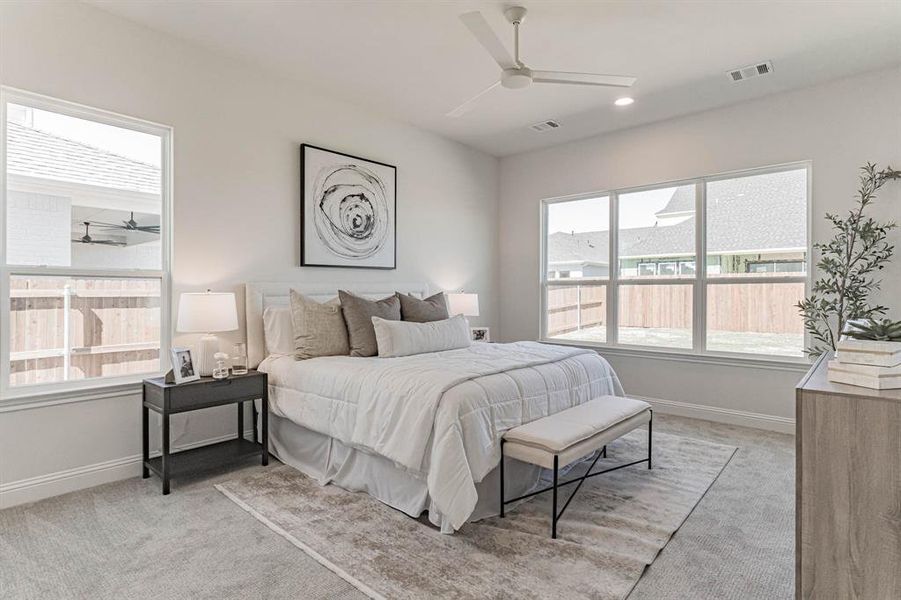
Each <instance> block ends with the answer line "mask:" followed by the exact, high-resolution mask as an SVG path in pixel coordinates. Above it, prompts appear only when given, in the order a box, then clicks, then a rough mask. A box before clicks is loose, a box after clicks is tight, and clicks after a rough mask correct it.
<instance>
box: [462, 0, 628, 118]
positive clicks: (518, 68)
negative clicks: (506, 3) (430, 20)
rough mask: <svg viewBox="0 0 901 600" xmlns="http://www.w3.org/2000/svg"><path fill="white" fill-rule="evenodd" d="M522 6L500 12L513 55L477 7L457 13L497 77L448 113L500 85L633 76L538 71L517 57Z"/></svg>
mask: <svg viewBox="0 0 901 600" xmlns="http://www.w3.org/2000/svg"><path fill="white" fill-rule="evenodd" d="M526 12H527V11H526V9H525V8H524V7H522V6H511V7H510V8H507V9H506V10H505V11H504V16H505V17H507V20H508V21H509V22H510V23H512V24H513V48H514V51H513V56H510V53H509V52H507V49H506V48H505V47H504V45H503V43H501V41H500V39H498V37H497V35H495V33H494V31H492V29H491V26H490V25H488V21H486V20H485V17H483V16H482V13H480V12H479V11H474V12H468V13H464V14H462V15H460V20H461V21H463V24H464V25H466V27H467V28H468V29H469V31H470V32H471V33H472V35H473V36H475V38H476V40H478V42H479V43H480V44H482V46H483V47H484V48H485V50H487V51H488V54H490V55H491V56H492V58H494V60H495V62H497V64H498V65H499V66H500V68H501V78H500V80H498V81H496V82H494V83H493V84H491V86H489V87H488V88H487V89H484V90H482V91H481V92H479V93H478V94H476V95H475V96H474V97H472V98H470V99H469V100H467V101H466V102H464V103H463V104H461V105H460V106H458V107H457V108H455V109H454V110H452V111H450V112H449V113H447V116H448V117H459V116H461V115H463V114H465V113H467V112H469V111H470V110H471V109H472V108H473V106H474V105H475V103H476V101H477V100H478V99H479V98H481V97H482V96H484V95H485V94H487V93H488V92H490V91H491V90H493V89H494V88H496V87H497V86H499V85H501V86H503V87H505V88H508V89H511V90H517V89H522V88H526V87H529V86H530V85H531V84H533V83H564V84H570V85H594V86H602V87H631V86H632V84H634V83H635V81H636V78H635V77H628V76H625V75H600V74H597V73H571V72H568V71H538V70H534V69H530V68H529V67H527V66H526V65H525V63H523V62H522V61H521V60H520V58H519V26H520V25H522V22H523V20H524V19H525V18H526Z"/></svg>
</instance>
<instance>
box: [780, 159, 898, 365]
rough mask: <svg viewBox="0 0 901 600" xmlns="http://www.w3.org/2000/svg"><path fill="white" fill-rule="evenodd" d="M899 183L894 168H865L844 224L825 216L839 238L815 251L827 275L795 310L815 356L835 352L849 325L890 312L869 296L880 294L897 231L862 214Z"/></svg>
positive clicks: (842, 220)
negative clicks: (884, 188) (887, 186)
mask: <svg viewBox="0 0 901 600" xmlns="http://www.w3.org/2000/svg"><path fill="white" fill-rule="evenodd" d="M895 179H901V171H897V170H895V169H893V168H891V167H888V168H887V169H883V170H881V171H877V170H876V165H874V164H872V163H867V165H866V166H865V167H862V168H861V175H860V188H859V190H858V193H857V204H856V206H855V207H854V209H852V210H851V211H849V212H848V215H847V216H846V217H844V218H842V217H840V216H839V215H835V214H827V215H826V220H827V221H829V222H830V223H831V225H832V230H833V231H834V233H835V235H834V237H833V238H832V239H831V240H829V241H828V242H824V243H817V244H814V245H813V247H814V249H815V250H817V251H818V252H819V253H820V260H819V262H817V268H818V269H819V270H820V272H821V273H822V274H823V275H822V277H820V278H819V279H817V280H816V281H815V282H814V284H813V286H812V288H811V293H810V296H808V297H807V298H805V299H804V300H802V301H801V302H799V303H798V304H797V307H798V310H799V311H800V313H801V316H802V318H803V320H804V327H805V329H807V331H808V332H809V333H810V335H811V337H812V338H813V344H812V346H811V347H810V348H808V351H807V352H808V354H810V355H811V356H819V355H820V354H822V353H823V352H825V351H827V350H834V349H835V346H836V343H837V342H838V339H839V336H840V335H841V332H842V331H843V330H844V328H845V324H846V323H847V322H848V321H849V320H850V319H873V318H876V317H881V316H882V315H884V314H885V313H886V311H887V310H888V308H887V307H885V306H882V305H881V304H871V303H870V294H871V293H872V292H874V291H876V290H878V289H879V286H880V280H879V279H877V275H878V272H879V271H881V270H883V269H884V268H885V264H886V263H887V262H888V261H889V260H891V258H892V255H893V254H894V252H895V247H894V246H893V245H892V244H890V243H889V242H888V234H889V232H890V231H891V230H892V229H894V228H895V227H896V226H897V225H896V224H895V223H894V222H888V223H879V222H877V221H876V220H875V219H873V218H872V217H868V216H865V214H864V212H865V211H866V209H867V207H868V206H869V205H870V204H872V203H873V201H874V200H875V199H876V192H877V191H878V190H879V189H880V188H881V187H882V186H883V185H885V184H886V183H887V182H888V181H891V180H895Z"/></svg>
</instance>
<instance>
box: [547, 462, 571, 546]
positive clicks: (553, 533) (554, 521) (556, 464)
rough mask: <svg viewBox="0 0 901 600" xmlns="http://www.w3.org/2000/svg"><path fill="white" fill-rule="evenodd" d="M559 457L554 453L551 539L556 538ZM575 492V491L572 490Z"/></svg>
mask: <svg viewBox="0 0 901 600" xmlns="http://www.w3.org/2000/svg"><path fill="white" fill-rule="evenodd" d="M559 462H560V457H558V456H557V455H556V454H555V455H554V503H553V508H551V511H552V512H551V539H554V540H556V539H557V519H558V516H557V471H558V467H559ZM573 494H575V492H573Z"/></svg>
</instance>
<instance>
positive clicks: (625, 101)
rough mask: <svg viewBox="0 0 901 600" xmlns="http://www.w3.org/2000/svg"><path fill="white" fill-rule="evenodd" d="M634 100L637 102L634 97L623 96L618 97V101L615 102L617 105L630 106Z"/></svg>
mask: <svg viewBox="0 0 901 600" xmlns="http://www.w3.org/2000/svg"><path fill="white" fill-rule="evenodd" d="M633 102H635V99H634V98H630V97H629V96H623V97H622V98H617V99H616V101H615V102H614V104H616V105H617V106H629V105H630V104H632V103H633Z"/></svg>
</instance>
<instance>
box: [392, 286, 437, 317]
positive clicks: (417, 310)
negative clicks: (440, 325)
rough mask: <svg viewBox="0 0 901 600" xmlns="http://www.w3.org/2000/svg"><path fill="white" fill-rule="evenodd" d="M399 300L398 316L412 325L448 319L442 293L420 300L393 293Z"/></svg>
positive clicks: (407, 295)
mask: <svg viewBox="0 0 901 600" xmlns="http://www.w3.org/2000/svg"><path fill="white" fill-rule="evenodd" d="M394 295H395V296H397V299H398V300H400V316H401V319H403V320H404V321H412V322H413V323H429V322H431V321H443V320H445V319H447V318H448V316H449V315H448V314H447V299H446V298H445V297H444V292H440V293H438V294H435V295H434V296H429V297H428V298H426V299H425V300H420V299H419V298H417V297H416V296H410V295H409V294H401V293H400V292H394Z"/></svg>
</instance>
